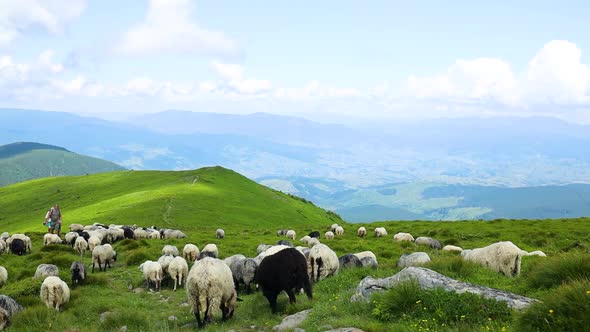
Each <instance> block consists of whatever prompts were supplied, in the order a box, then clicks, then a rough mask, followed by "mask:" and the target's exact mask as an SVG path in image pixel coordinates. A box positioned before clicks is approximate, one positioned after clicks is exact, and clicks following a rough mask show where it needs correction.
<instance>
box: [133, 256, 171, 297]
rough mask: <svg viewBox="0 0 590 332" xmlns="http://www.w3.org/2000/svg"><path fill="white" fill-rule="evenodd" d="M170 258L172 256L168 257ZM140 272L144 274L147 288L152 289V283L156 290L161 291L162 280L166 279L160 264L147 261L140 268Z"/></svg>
mask: <svg viewBox="0 0 590 332" xmlns="http://www.w3.org/2000/svg"><path fill="white" fill-rule="evenodd" d="M166 257H170V256H166ZM139 270H141V272H143V278H144V279H145V282H146V287H148V288H149V287H150V282H151V283H153V284H154V286H155V287H156V290H157V291H159V290H160V286H161V284H162V279H164V270H162V265H160V263H158V262H152V261H145V262H143V263H142V264H141V265H140V266H139Z"/></svg>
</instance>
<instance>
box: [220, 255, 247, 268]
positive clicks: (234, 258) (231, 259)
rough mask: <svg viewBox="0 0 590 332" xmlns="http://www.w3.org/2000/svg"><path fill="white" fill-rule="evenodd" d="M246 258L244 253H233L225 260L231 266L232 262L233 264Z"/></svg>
mask: <svg viewBox="0 0 590 332" xmlns="http://www.w3.org/2000/svg"><path fill="white" fill-rule="evenodd" d="M244 258H246V256H244V255H242V254H237V255H231V256H229V257H227V258H225V259H224V260H223V262H224V263H225V264H227V266H229V267H230V268H231V266H232V264H233V263H235V262H237V261H239V260H240V259H244Z"/></svg>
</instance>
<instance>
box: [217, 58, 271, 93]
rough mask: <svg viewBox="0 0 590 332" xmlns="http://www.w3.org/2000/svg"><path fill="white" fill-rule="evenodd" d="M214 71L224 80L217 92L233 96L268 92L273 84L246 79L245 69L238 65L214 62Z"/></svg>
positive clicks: (266, 81) (255, 79)
mask: <svg viewBox="0 0 590 332" xmlns="http://www.w3.org/2000/svg"><path fill="white" fill-rule="evenodd" d="M211 65H212V67H213V69H214V70H215V72H217V74H218V75H219V76H221V78H222V79H223V80H222V82H221V83H220V84H218V85H217V90H218V91H219V90H221V92H222V93H226V94H231V95H255V94H261V93H265V92H268V91H269V90H270V89H271V88H272V84H271V83H270V81H268V80H262V79H257V78H244V77H243V75H244V68H243V67H242V66H240V65H237V64H228V63H221V62H218V61H214V62H213V63H212V64H211Z"/></svg>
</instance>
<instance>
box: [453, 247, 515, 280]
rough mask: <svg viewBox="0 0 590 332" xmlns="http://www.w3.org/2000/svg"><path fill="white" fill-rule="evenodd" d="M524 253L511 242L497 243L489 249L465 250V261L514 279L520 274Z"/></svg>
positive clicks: (463, 254) (463, 253)
mask: <svg viewBox="0 0 590 332" xmlns="http://www.w3.org/2000/svg"><path fill="white" fill-rule="evenodd" d="M522 252H523V251H522V250H521V249H520V248H519V247H517V246H516V245H515V244H514V243H512V242H510V241H504V242H497V243H494V244H490V245H489V246H487V247H483V248H477V249H472V250H463V252H462V253H461V255H462V256H463V259H464V260H467V261H472V262H476V263H479V264H481V265H484V266H486V267H488V268H490V269H492V270H494V271H497V272H500V273H502V274H504V275H506V276H509V277H512V276H517V275H518V274H520V263H521V260H522V255H523V253H522Z"/></svg>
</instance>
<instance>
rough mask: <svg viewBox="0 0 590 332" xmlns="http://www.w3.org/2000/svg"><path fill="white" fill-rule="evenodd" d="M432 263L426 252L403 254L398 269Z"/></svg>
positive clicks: (398, 262)
mask: <svg viewBox="0 0 590 332" xmlns="http://www.w3.org/2000/svg"><path fill="white" fill-rule="evenodd" d="M428 262H430V256H428V254H427V253H425V252H413V253H411V254H403V255H402V256H401V257H400V258H399V261H397V266H398V267H408V266H420V265H424V264H426V263H428Z"/></svg>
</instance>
